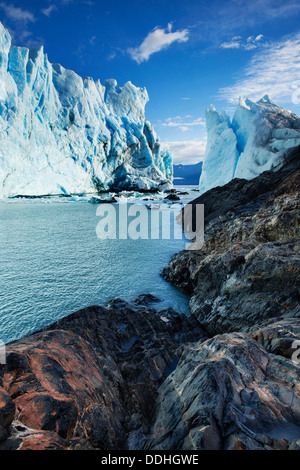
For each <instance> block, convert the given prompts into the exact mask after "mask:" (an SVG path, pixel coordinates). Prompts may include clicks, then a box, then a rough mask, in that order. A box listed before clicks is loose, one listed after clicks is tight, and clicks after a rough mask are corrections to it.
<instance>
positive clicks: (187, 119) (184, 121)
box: [159, 114, 205, 132]
mask: <svg viewBox="0 0 300 470" xmlns="http://www.w3.org/2000/svg"><path fill="white" fill-rule="evenodd" d="M192 117H193V116H191V115H190V114H188V115H187V116H184V117H181V116H175V117H173V118H171V117H170V118H167V119H165V121H162V122H160V124H159V125H160V126H162V127H178V128H179V129H180V130H181V131H182V132H186V131H188V130H189V128H190V127H194V126H205V121H204V120H203V118H201V117H199V118H197V119H193V120H191V118H192Z"/></svg>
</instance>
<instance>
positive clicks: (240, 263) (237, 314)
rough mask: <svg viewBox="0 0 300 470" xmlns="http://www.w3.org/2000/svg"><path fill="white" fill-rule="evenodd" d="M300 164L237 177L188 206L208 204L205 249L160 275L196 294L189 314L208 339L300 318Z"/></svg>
mask: <svg viewBox="0 0 300 470" xmlns="http://www.w3.org/2000/svg"><path fill="white" fill-rule="evenodd" d="M298 158H299V154H298ZM298 162H299V160H296V161H294V162H293V164H292V167H289V168H288V169H283V170H281V171H279V172H276V173H274V172H271V171H270V172H265V173H263V174H262V175H260V176H258V177H257V178H255V179H253V180H251V181H247V180H238V179H235V180H232V181H231V182H230V183H228V184H227V185H225V186H224V187H223V188H214V189H212V190H210V191H209V192H207V193H206V194H204V195H203V196H200V197H199V198H197V199H196V200H195V201H194V203H193V204H191V205H190V206H189V207H187V208H186V209H185V210H192V206H193V205H194V204H197V203H198V204H204V208H205V244H204V247H203V248H202V249H201V250H191V251H183V252H181V253H178V254H176V255H175V256H174V257H173V259H172V260H171V262H170V264H169V266H168V267H167V268H166V269H165V270H164V272H163V276H164V277H165V279H167V280H169V281H171V282H172V283H173V284H175V285H176V286H177V287H178V288H179V289H181V290H182V291H183V292H185V293H187V294H188V295H190V296H191V300H190V308H191V312H192V314H193V315H195V316H196V317H197V319H198V320H199V321H200V323H201V325H202V326H203V327H204V328H205V330H206V331H207V332H208V334H210V335H215V334H220V333H228V332H233V331H240V330H242V329H246V328H247V327H251V326H253V325H257V324H258V323H262V322H263V321H264V320H268V319H269V318H277V317H282V318H293V317H299V316H300V309H299V273H300V258H299V234H300V229H299V220H300V211H299V207H300V203H299V193H300V165H299V163H298Z"/></svg>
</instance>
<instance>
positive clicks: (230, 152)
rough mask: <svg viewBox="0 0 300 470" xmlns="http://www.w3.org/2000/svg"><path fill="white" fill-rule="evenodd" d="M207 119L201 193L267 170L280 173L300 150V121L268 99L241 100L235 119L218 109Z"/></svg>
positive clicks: (200, 182)
mask: <svg viewBox="0 0 300 470" xmlns="http://www.w3.org/2000/svg"><path fill="white" fill-rule="evenodd" d="M205 117H206V128H207V146H206V151H205V155H204V162H203V168H202V174H201V176H200V181H199V191H200V193H204V192H206V191H208V190H209V189H211V188H214V187H216V186H223V185H224V184H226V183H228V182H229V181H230V180H232V179H233V178H244V179H248V180H250V179H252V178H255V177H256V176H258V175H259V174H260V173H263V172H264V171H266V170H276V169H279V168H280V167H282V166H283V165H284V163H285V162H286V160H287V159H288V158H289V155H290V154H291V152H292V151H293V149H295V148H297V147H299V146H300V118H299V117H298V116H297V115H295V114H293V113H291V112H290V111H288V110H287V109H285V108H281V107H279V106H278V105H276V104H275V103H274V102H273V101H272V100H271V98H270V97H269V96H268V95H265V96H264V97H263V98H262V99H261V100H259V101H257V102H253V101H251V100H250V99H246V100H244V99H243V98H240V100H239V105H238V107H237V109H236V111H235V113H234V115H233V118H232V119H230V117H229V116H228V115H227V114H226V113H225V112H224V111H223V112H222V113H221V114H219V113H218V112H217V111H216V109H215V108H214V106H211V107H210V108H209V109H207V110H206V113H205Z"/></svg>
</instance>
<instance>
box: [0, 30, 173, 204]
mask: <svg viewBox="0 0 300 470" xmlns="http://www.w3.org/2000/svg"><path fill="white" fill-rule="evenodd" d="M147 102H148V94H147V91H146V89H144V88H143V89H140V88H137V87H135V86H134V85H132V83H131V82H127V83H126V84H125V85H124V86H123V87H122V88H120V87H118V85H117V82H116V81H115V80H107V81H106V82H105V83H104V85H102V84H101V83H100V81H99V80H98V81H94V80H93V79H91V78H84V79H82V78H81V77H79V76H78V75H77V74H76V73H75V72H73V71H71V70H66V69H64V68H63V67H62V66H61V65H58V64H51V63H50V62H49V61H48V58H47V55H46V54H44V52H43V48H42V47H41V48H39V49H27V48H23V47H12V46H11V38H10V35H9V33H8V31H7V30H6V29H5V28H4V27H3V25H2V24H1V23H0V197H8V196H15V195H45V194H71V193H85V192H95V191H99V190H122V189H136V190H138V189H140V190H155V189H165V188H167V187H170V186H171V183H172V172H173V169H172V157H171V154H170V151H169V150H168V148H167V147H163V146H162V144H160V142H159V140H158V138H157V136H156V134H155V132H154V130H153V128H152V126H151V124H150V123H149V122H148V121H147V120H146V118H145V105H146V103H147Z"/></svg>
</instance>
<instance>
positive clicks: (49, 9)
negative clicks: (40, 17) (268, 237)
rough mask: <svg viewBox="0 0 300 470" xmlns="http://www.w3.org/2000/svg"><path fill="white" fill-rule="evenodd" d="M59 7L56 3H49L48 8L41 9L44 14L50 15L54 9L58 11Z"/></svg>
mask: <svg viewBox="0 0 300 470" xmlns="http://www.w3.org/2000/svg"><path fill="white" fill-rule="evenodd" d="M57 10H58V8H57V6H56V5H49V6H48V8H43V9H42V10H41V11H42V13H43V14H44V15H46V16H48V17H50V16H51V14H52V13H53V12H54V11H57Z"/></svg>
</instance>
